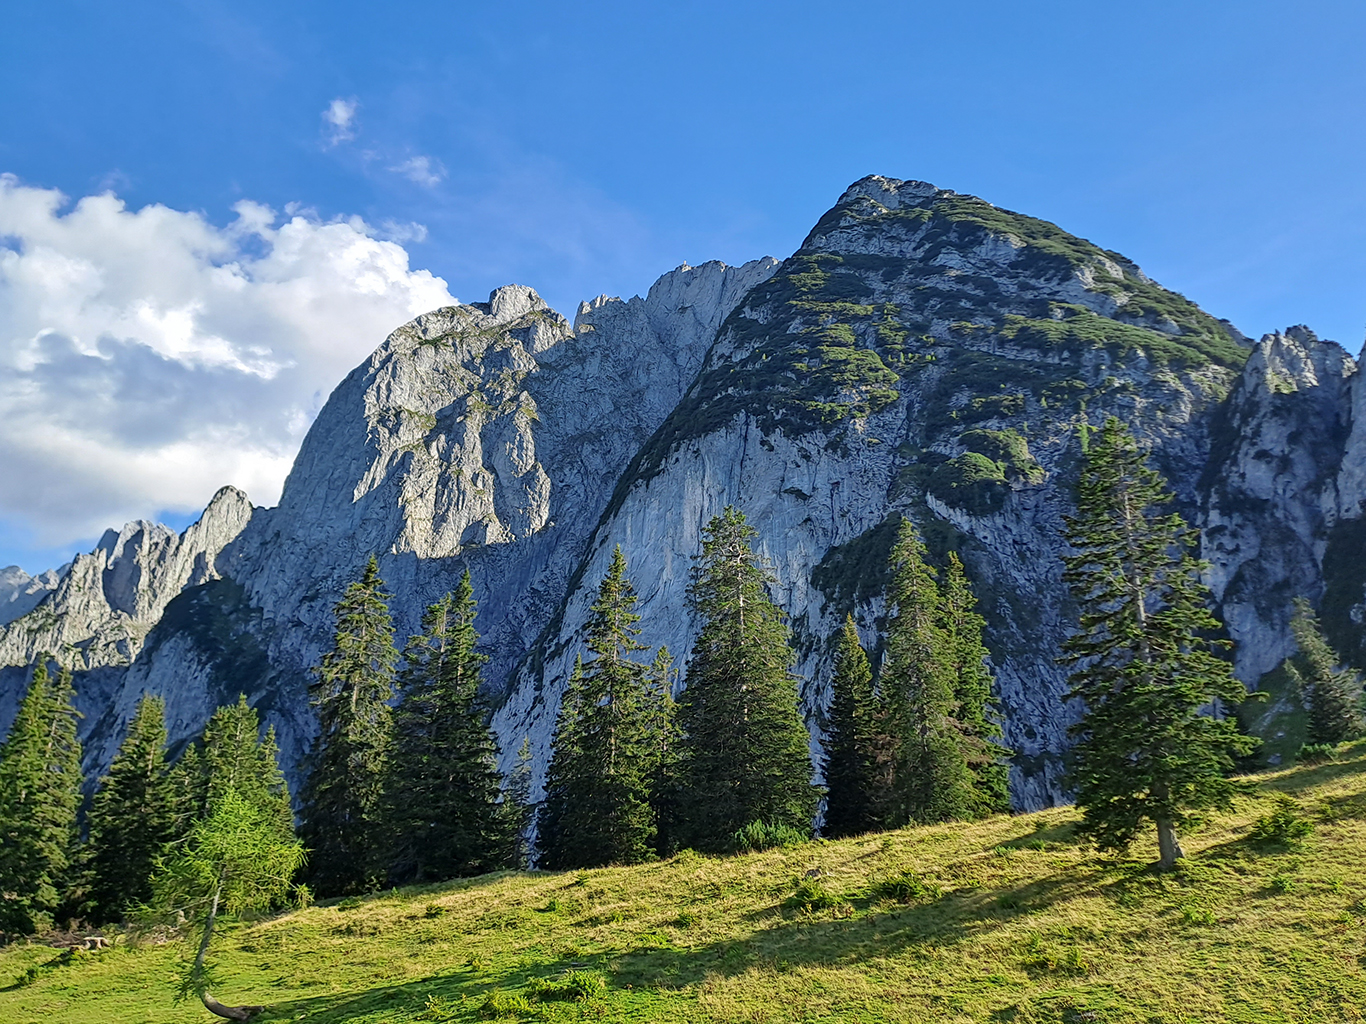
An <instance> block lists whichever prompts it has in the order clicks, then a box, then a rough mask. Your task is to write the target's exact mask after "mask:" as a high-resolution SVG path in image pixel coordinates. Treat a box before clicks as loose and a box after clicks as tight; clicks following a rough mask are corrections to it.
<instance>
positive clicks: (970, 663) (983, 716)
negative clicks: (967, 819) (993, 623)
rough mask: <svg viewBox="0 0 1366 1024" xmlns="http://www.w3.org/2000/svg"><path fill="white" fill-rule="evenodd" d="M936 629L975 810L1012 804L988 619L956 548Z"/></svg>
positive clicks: (946, 573)
mask: <svg viewBox="0 0 1366 1024" xmlns="http://www.w3.org/2000/svg"><path fill="white" fill-rule="evenodd" d="M940 591H941V595H942V598H941V601H940V615H941V619H940V629H941V631H942V632H943V635H944V638H945V641H946V649H945V654H946V657H947V661H948V669H949V677H950V680H951V682H952V686H953V698H954V702H955V704H956V706H957V707H956V711H955V712H954V719H955V720H956V722H957V727H958V732H959V734H960V736H961V738H962V746H963V750H964V753H965V754H966V755H967V762H968V769H969V771H970V772H971V773H972V807H971V810H972V812H973V815H974V816H982V815H987V814H998V813H1000V812H1002V811H1008V810H1010V789H1009V786H1008V783H1009V777H1010V766H1009V765H1008V764H1007V762H1006V758H1007V757H1008V756H1009V754H1010V751H1008V750H1007V749H1006V748H1005V747H1004V746H1003V745H1002V743H1001V724H1000V721H999V714H1000V706H999V704H998V702H997V700H996V698H995V696H994V695H993V694H992V685H993V683H994V682H995V680H994V679H993V678H992V675H991V670H990V669H989V668H988V667H987V659H988V658H989V657H990V653H989V652H988V651H987V647H986V644H985V643H984V642H983V640H982V631H983V629H984V628H985V627H986V621H985V620H984V619H983V618H982V616H981V615H979V614H977V611H976V608H977V596H976V595H975V594H973V592H972V586H971V584H969V583H968V577H967V572H966V571H965V570H964V568H963V563H962V561H961V560H960V559H959V558H958V555H957V553H956V552H953V551H950V552H949V561H948V565H947V567H946V568H945V570H944V573H943V580H942V586H941V588H940Z"/></svg>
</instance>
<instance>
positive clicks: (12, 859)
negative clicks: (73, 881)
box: [0, 654, 81, 933]
mask: <svg viewBox="0 0 1366 1024" xmlns="http://www.w3.org/2000/svg"><path fill="white" fill-rule="evenodd" d="M48 660H49V659H48V655H46V654H43V655H40V656H39V658H38V663H37V665H36V666H35V667H34V670H33V677H32V679H31V681H30V683H29V687H28V691H27V693H26V694H25V696H24V699H23V701H22V702H21V703H20V705H19V713H18V715H17V716H16V717H15V720H14V725H13V726H11V728H10V733H9V737H8V738H7V739H6V740H5V744H4V746H3V747H0V929H3V930H4V931H7V932H23V933H30V932H34V931H40V930H42V929H43V928H46V927H49V926H50V925H51V924H52V916H53V914H54V913H55V912H56V910H57V908H58V907H59V906H60V905H61V902H62V900H63V897H64V896H65V890H66V887H67V885H68V884H69V881H70V880H69V878H68V874H69V872H70V868H71V860H72V855H73V853H74V850H75V845H76V811H77V808H78V807H79V806H80V788H81V745H80V741H79V740H78V739H77V738H76V719H77V718H78V717H79V715H78V713H77V712H76V709H75V707H74V706H73V700H74V698H75V693H74V691H73V690H72V687H71V673H70V672H69V671H67V670H66V669H64V668H63V669H59V670H58V673H57V675H56V677H55V678H54V677H53V676H52V675H50V674H49V672H48V667H47V662H48Z"/></svg>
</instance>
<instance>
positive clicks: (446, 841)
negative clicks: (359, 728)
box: [384, 570, 513, 882]
mask: <svg viewBox="0 0 1366 1024" xmlns="http://www.w3.org/2000/svg"><path fill="white" fill-rule="evenodd" d="M475 614H476V610H475V602H474V588H473V585H472V584H471V582H470V574H469V572H468V570H467V571H466V572H465V575H464V577H463V578H462V579H461V580H460V585H459V587H458V588H457V589H456V591H455V593H454V594H447V595H446V596H445V597H443V598H442V599H441V600H439V601H437V602H436V603H435V604H433V605H432V606H431V607H430V608H428V609H427V613H426V615H424V616H423V619H422V634H421V635H420V636H414V637H410V638H409V640H408V646H407V648H406V649H405V650H404V652H403V660H404V663H405V667H404V669H403V672H402V673H401V674H400V676H399V687H400V690H401V691H402V693H403V698H402V700H401V701H400V702H399V705H398V707H397V709H396V710H395V712H394V744H393V754H392V756H391V757H390V758H389V760H388V763H387V766H386V769H385V800H384V814H385V818H386V825H387V832H388V840H389V851H390V852H389V857H388V860H389V871H390V875H391V877H392V878H393V879H394V880H395V881H400V882H429V881H441V880H442V879H447V878H457V877H460V876H463V875H473V874H480V873H482V872H485V871H492V870H495V869H497V868H501V867H505V866H506V865H507V864H508V863H509V861H510V860H511V859H512V856H513V836H512V831H511V827H510V822H509V821H508V816H507V814H506V812H505V811H504V810H503V809H502V808H501V807H500V806H499V796H500V783H501V779H500V777H499V775H498V765H497V756H498V747H497V744H496V743H495V741H494V738H493V734H492V733H491V732H490V731H489V728H488V725H487V724H486V723H485V710H484V707H483V705H482V703H481V701H480V698H479V684H480V667H481V666H482V665H483V664H484V662H485V661H487V660H488V659H487V658H486V657H485V656H484V655H482V654H480V653H479V652H478V651H477V649H476V647H477V645H478V643H479V634H478V633H476V632H475V629H474V617H475Z"/></svg>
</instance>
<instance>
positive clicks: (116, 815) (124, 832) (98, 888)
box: [83, 694, 177, 922]
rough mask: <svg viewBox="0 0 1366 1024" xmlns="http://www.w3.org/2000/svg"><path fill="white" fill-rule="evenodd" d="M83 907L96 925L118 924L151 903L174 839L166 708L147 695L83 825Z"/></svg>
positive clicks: (175, 832)
mask: <svg viewBox="0 0 1366 1024" xmlns="http://www.w3.org/2000/svg"><path fill="white" fill-rule="evenodd" d="M86 821H87V823H88V825H89V838H88V840H87V842H86V844H85V856H84V858H83V859H84V863H83V867H84V871H83V875H84V882H85V890H86V891H85V894H84V897H85V898H84V901H83V902H84V906H85V908H86V913H87V915H88V916H89V917H90V918H91V919H92V920H93V921H96V922H99V921H112V920H116V919H118V918H119V916H120V915H122V913H123V912H124V910H125V909H126V908H127V907H128V906H130V905H132V904H137V903H145V902H146V901H147V900H148V899H149V898H150V897H151V895H152V884H151V879H152V869H153V868H154V867H155V866H156V863H157V860H158V859H159V858H160V857H161V856H162V855H163V854H164V853H166V851H167V849H168V848H169V847H170V844H171V842H172V840H174V839H175V838H177V831H176V806H175V791H174V789H173V787H172V781H171V775H170V766H169V765H168V764H167V763H166V702H165V701H164V700H162V699H161V698H160V697H154V696H151V695H150V694H149V695H146V696H144V697H143V698H142V700H140V701H139V702H138V708H137V712H136V713H135V714H134V715H133V721H132V722H131V724H130V725H129V727H128V736H127V738H125V739H124V741H123V745H122V746H121V747H120V748H119V752H118V754H117V755H116V756H115V757H114V760H113V761H112V762H111V763H110V765H109V774H107V775H106V776H105V777H104V778H102V779H101V780H100V785H99V789H97V790H96V791H95V797H94V799H93V800H92V801H91V805H90V812H89V814H88V815H87V817H86Z"/></svg>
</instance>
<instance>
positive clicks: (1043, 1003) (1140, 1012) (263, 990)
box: [0, 743, 1366, 1024]
mask: <svg viewBox="0 0 1366 1024" xmlns="http://www.w3.org/2000/svg"><path fill="white" fill-rule="evenodd" d="M1257 783H1258V786H1257V790H1256V792H1255V794H1254V795H1252V796H1248V797H1245V798H1241V799H1240V801H1239V805H1238V807H1237V808H1236V810H1235V811H1234V812H1233V813H1231V814H1227V815H1218V816H1215V817H1214V818H1213V819H1212V820H1211V821H1210V822H1209V824H1208V825H1207V826H1206V828H1205V829H1204V830H1203V831H1200V832H1199V833H1197V834H1195V835H1192V836H1190V837H1188V839H1187V844H1186V849H1187V853H1188V854H1191V856H1190V857H1189V859H1188V861H1187V862H1186V865H1185V867H1184V868H1183V869H1182V870H1181V871H1180V872H1179V873H1177V874H1173V875H1170V876H1166V877H1162V876H1157V875H1154V874H1152V873H1150V872H1148V871H1145V870H1144V868H1143V865H1142V864H1141V863H1139V862H1137V861H1115V860H1111V859H1106V858H1102V857H1099V856H1097V855H1096V854H1095V852H1094V851H1092V850H1090V849H1088V848H1086V847H1084V846H1081V845H1078V844H1076V843H1074V842H1072V841H1071V839H1070V831H1071V829H1070V824H1071V823H1072V822H1074V821H1075V814H1074V812H1073V811H1071V810H1070V809H1057V810H1051V811H1044V812H1042V813H1039V814H1031V815H1022V816H1019V817H1013V818H1012V817H999V818H994V819H991V820H989V821H986V822H981V823H977V824H973V825H950V826H942V827H934V828H923V829H912V830H906V831H901V832H895V833H890V834H887V835H885V836H882V835H879V836H870V837H867V838H864V839H854V840H847V841H839V842H815V843H809V844H806V845H804V846H801V847H797V848H794V849H790V850H785V851H772V852H768V853H762V854H755V855H751V856H745V857H736V858H728V859H709V858H702V857H697V856H694V855H692V854H684V855H682V856H680V857H676V858H674V859H672V860H669V861H664V862H661V863H656V864H649V865H645V866H641V867H635V868H609V869H604V870H600V871H589V872H582V873H567V874H544V873H531V874H504V875H493V876H487V877H484V878H480V879H474V880H471V881H469V882H467V883H465V884H460V885H453V886H447V887H433V888H427V889H415V890H405V891H400V892H398V893H391V894H385V895H381V896H377V897H374V898H371V899H368V900H366V901H364V902H362V903H361V905H359V906H356V907H353V908H351V909H341V908H339V907H336V906H329V907H314V908H311V909H309V910H306V911H302V912H299V913H294V914H289V915H286V916H282V917H278V918H274V919H270V920H266V921H261V922H257V923H253V924H243V925H241V926H239V927H238V928H236V929H235V930H233V931H232V932H231V933H229V934H228V935H227V936H225V940H224V942H223V943H222V946H221V947H220V949H221V953H220V957H219V960H220V964H221V967H222V978H223V981H222V984H221V986H220V987H221V990H222V991H221V992H220V993H219V994H220V996H222V997H224V998H225V999H229V1000H230V1001H236V1002H268V1003H271V1004H273V1007H272V1010H271V1012H270V1013H268V1014H267V1015H266V1016H265V1017H264V1018H263V1019H266V1020H280V1021H283V1020H298V1019H303V1020H309V1021H314V1022H320V1024H321V1022H334V1021H370V1022H380V1021H385V1022H392V1024H400V1022H410V1021H466V1020H476V1019H478V1016H479V1013H478V1011H479V1007H480V1006H481V1005H483V1003H484V1002H485V1000H486V998H487V996H488V994H489V993H490V992H493V991H495V990H496V991H501V992H504V993H510V992H516V991H517V990H519V989H523V988H524V986H525V984H526V981H527V979H528V978H529V977H543V978H550V977H554V976H556V975H558V974H560V973H561V972H563V971H565V970H567V969H572V968H585V967H586V968H588V969H592V970H596V971H598V972H600V973H601V975H602V976H603V977H604V978H605V979H606V980H607V988H606V991H605V993H604V994H603V995H601V996H599V997H597V998H594V999H591V1000H589V1001H587V1002H583V1003H534V1004H532V1010H531V1012H530V1013H529V1014H523V1015H522V1016H523V1018H529V1019H536V1020H551V1021H578V1020H590V1021H599V1020H601V1021H764V1022H769V1021H771V1022H780V1021H869V1022H872V1021H1018V1022H1025V1021H1059V1022H1067V1021H1142V1022H1156V1021H1164V1022H1178V1021H1192V1022H1194V1021H1200V1022H1206V1021H1243V1022H1249V1024H1251V1022H1258V1024H1267V1022H1276V1021H1306V1022H1308V1021H1314V1022H1321V1021H1343V1020H1348V1021H1352V1020H1361V1019H1363V1018H1362V1013H1361V1011H1360V1010H1359V1009H1358V1008H1359V1007H1366V976H1363V961H1364V960H1366V957H1364V956H1363V941H1364V940H1366V916H1363V915H1366V865H1363V857H1362V855H1363V853H1366V743H1363V744H1358V745H1356V746H1355V747H1351V748H1348V749H1347V750H1346V752H1345V753H1343V754H1341V755H1340V760H1339V762H1338V763H1334V764H1327V765H1321V766H1318V767H1313V768H1298V769H1293V770H1290V771H1285V772H1280V773H1277V774H1268V775H1264V776H1259V777H1258V779H1257ZM1277 792H1286V793H1289V794H1291V795H1292V796H1294V797H1295V799H1296V800H1297V801H1298V802H1299V804H1300V806H1301V807H1302V808H1303V812H1304V813H1305V814H1307V815H1309V816H1311V817H1313V818H1314V819H1315V820H1316V822H1317V830H1316V832H1315V833H1314V835H1313V836H1312V837H1311V838H1310V840H1309V841H1308V843H1307V844H1306V846H1305V847H1304V848H1303V849H1300V850H1286V849H1281V848H1261V847H1257V846H1255V845H1253V844H1251V843H1249V842H1248V841H1247V840H1246V839H1245V838H1243V837H1244V836H1245V835H1246V832H1247V829H1248V826H1249V825H1250V823H1251V822H1252V821H1253V820H1254V819H1255V818H1256V817H1257V816H1258V815H1261V814H1265V813H1267V812H1268V810H1269V809H1270V807H1271V801H1272V795H1273V794H1275V793H1277ZM1138 852H1142V853H1147V852H1149V851H1148V850H1147V849H1146V847H1145V848H1144V849H1143V850H1142V851H1138ZM813 870H818V871H819V872H820V873H821V874H820V875H819V877H818V881H819V884H820V885H822V886H824V887H825V889H827V890H829V891H830V892H833V893H837V894H842V895H852V896H853V897H854V898H853V899H852V900H851V901H850V902H842V903H840V905H838V906H835V907H829V908H826V909H822V910H802V909H796V908H793V907H791V906H789V905H788V902H789V897H790V896H791V894H792V893H793V891H794V889H795V888H796V886H797V884H798V883H799V882H800V881H801V880H803V879H804V878H805V877H806V876H807V873H808V872H811V871H813ZM906 870H910V871H914V872H917V873H919V874H920V875H921V876H922V877H923V878H924V879H926V880H927V881H929V882H932V883H934V884H936V885H937V886H938V887H940V888H941V889H942V895H941V896H939V897H938V898H937V899H929V900H927V901H923V902H920V903H916V904H911V905H898V904H888V903H880V904H870V903H868V902H867V901H866V900H863V899H860V898H858V893H859V891H860V890H861V889H862V888H863V887H864V886H865V885H867V884H868V883H869V882H870V881H875V880H877V879H879V878H885V877H888V876H892V875H896V874H898V873H900V872H903V871H906ZM178 955H179V947H178V946H176V945H175V944H171V945H162V946H149V947H143V948H129V947H124V946H118V945H116V946H115V947H114V948H113V949H110V950H109V951H107V952H102V953H94V954H85V955H81V956H78V957H77V958H76V959H75V961H74V962H73V963H71V964H70V965H64V966H54V967H51V968H47V969H44V970H41V971H40V972H39V977H38V979H37V980H36V981H34V982H33V983H32V984H30V985H28V986H26V987H22V988H20V987H13V986H11V987H9V988H7V989H4V990H2V991H0V1020H4V1021H7V1022H16V1024H18V1022H26V1021H44V1022H54V1024H55V1022H61V1021H72V1022H76V1021H83V1022H84V1021H89V1022H94V1021H100V1022H104V1021H111V1020H114V1021H121V1022H123V1021H127V1022H135V1021H136V1022H143V1021H145V1022H163V1021H165V1022H170V1021H205V1020H208V1019H210V1018H209V1016H208V1014H206V1013H205V1012H204V1011H203V1010H202V1009H200V1008H199V1007H198V1006H197V1004H181V1005H180V1006H178V1007H177V1006H174V1005H173V1003H172V991H173V981H172V976H173V972H174V968H175V964H176V958H177V956H178ZM54 956H55V951H54V950H51V949H49V948H46V947H42V946H16V947H10V948H8V949H5V950H0V985H10V983H11V982H12V981H13V980H15V979H17V978H18V977H19V976H20V975H21V974H23V972H24V971H25V970H26V969H27V968H29V967H31V966H33V965H38V964H43V963H45V962H47V961H50V960H52V959H53V958H54ZM509 1019H512V1018H509Z"/></svg>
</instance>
